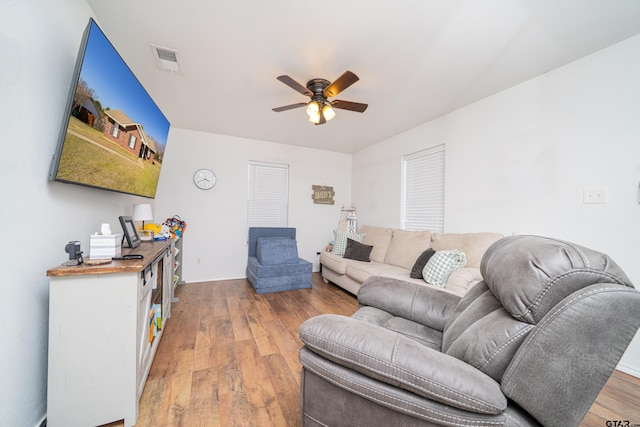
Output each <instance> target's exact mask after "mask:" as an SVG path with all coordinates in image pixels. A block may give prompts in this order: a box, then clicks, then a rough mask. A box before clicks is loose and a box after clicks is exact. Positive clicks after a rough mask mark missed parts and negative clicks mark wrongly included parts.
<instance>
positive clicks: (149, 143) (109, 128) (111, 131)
mask: <svg viewBox="0 0 640 427" xmlns="http://www.w3.org/2000/svg"><path fill="white" fill-rule="evenodd" d="M104 113H105V114H106V119H107V123H106V126H105V127H104V135H105V136H106V137H107V138H109V139H110V140H111V141H113V142H115V143H117V144H118V145H120V146H121V147H122V148H124V149H126V150H129V151H130V152H132V153H133V154H135V155H136V156H138V158H140V159H144V160H148V161H150V162H153V160H154V155H155V154H156V153H157V152H158V150H157V149H156V145H155V143H154V142H153V140H152V139H151V138H149V136H148V135H147V134H146V133H145V132H144V129H143V128H142V125H141V124H139V123H135V122H134V121H133V120H131V119H130V118H129V117H127V115H126V114H125V113H123V112H122V111H120V110H106V111H105V112H104Z"/></svg>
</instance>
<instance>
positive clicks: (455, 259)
mask: <svg viewBox="0 0 640 427" xmlns="http://www.w3.org/2000/svg"><path fill="white" fill-rule="evenodd" d="M466 263H467V259H466V257H465V255H464V253H463V252H460V251H458V250H452V251H437V252H436V253H435V254H433V256H432V257H431V258H430V259H429V261H428V262H427V265H425V266H424V270H422V278H423V279H424V280H425V282H427V283H430V284H432V285H436V286H442V287H444V286H446V285H447V280H448V279H449V275H450V274H451V273H453V272H454V271H455V270H457V269H459V268H462V267H464V266H465V264H466Z"/></svg>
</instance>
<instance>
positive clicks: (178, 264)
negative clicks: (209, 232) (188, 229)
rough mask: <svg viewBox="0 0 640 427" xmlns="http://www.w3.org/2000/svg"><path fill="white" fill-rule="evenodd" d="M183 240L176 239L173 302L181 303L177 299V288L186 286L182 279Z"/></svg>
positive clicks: (180, 238)
mask: <svg viewBox="0 0 640 427" xmlns="http://www.w3.org/2000/svg"><path fill="white" fill-rule="evenodd" d="M182 239H183V238H182V237H178V238H176V239H175V245H174V248H173V290H172V301H173V302H178V301H180V298H178V297H176V287H177V286H178V285H183V284H184V280H183V279H182Z"/></svg>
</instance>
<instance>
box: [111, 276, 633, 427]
mask: <svg viewBox="0 0 640 427" xmlns="http://www.w3.org/2000/svg"><path fill="white" fill-rule="evenodd" d="M176 296H177V297H179V298H180V301H179V302H177V303H175V304H173V305H172V308H171V310H172V316H171V319H169V321H168V322H167V326H166V328H165V331H164V336H163V338H162V341H161V342H160V345H159V347H158V352H157V354H156V357H155V360H154V362H153V365H152V367H151V370H150V372H149V377H148V379H147V383H146V386H145V389H144V392H143V393H142V397H141V399H140V411H139V412H140V413H139V416H138V422H137V424H136V426H137V427H146V426H153V427H191V426H201V427H218V426H220V427H228V426H238V427H240V426H254V427H269V426H274V427H280V426H292V427H295V426H300V374H301V366H300V362H299V361H298V350H299V349H300V347H301V346H302V342H301V341H300V339H299V338H298V329H299V327H300V324H301V323H302V322H303V321H304V320H306V319H308V318H310V317H313V316H316V315H319V314H322V313H335V314H343V315H351V314H352V313H353V312H354V311H355V310H356V309H357V307H358V303H357V300H356V299H355V297H354V296H353V295H351V294H350V293H348V292H346V291H344V290H342V289H340V288H339V287H337V286H334V285H331V284H325V283H324V282H323V281H322V278H321V277H320V275H319V274H318V273H314V274H313V289H301V290H296V291H287V292H277V293H271V294H263V295H258V294H256V293H255V292H254V291H253V289H252V288H251V286H250V285H249V283H248V282H247V281H246V280H227V281H217V282H203V283H190V284H186V285H183V286H179V287H178V289H177V292H176ZM608 420H628V421H629V423H628V424H627V425H633V424H638V425H640V379H639V378H635V377H633V376H631V375H627V374H625V373H622V372H620V371H615V372H614V375H613V376H612V377H611V378H610V380H609V381H608V382H607V384H606V385H605V387H604V389H603V390H602V392H601V393H600V395H599V396H598V399H597V400H596V402H595V403H594V404H593V406H592V407H591V409H590V411H589V413H588V414H587V416H586V417H585V419H584V420H583V422H582V424H581V427H607V421H608ZM123 425H124V423H123V422H122V421H119V422H115V423H111V424H108V425H107V426H105V427H122V426H123ZM611 425H614V424H611ZM617 425H624V424H617Z"/></svg>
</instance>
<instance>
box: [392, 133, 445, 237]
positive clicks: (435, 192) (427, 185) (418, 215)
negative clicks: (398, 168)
mask: <svg viewBox="0 0 640 427" xmlns="http://www.w3.org/2000/svg"><path fill="white" fill-rule="evenodd" d="M444 153H445V149H444V145H439V146H437V147H434V148H431V149H428V150H423V151H419V152H417V153H413V154H410V155H407V156H404V157H403V172H404V176H403V187H404V191H403V197H404V200H403V209H402V213H403V214H402V227H403V228H404V229H405V230H431V231H437V232H443V231H444Z"/></svg>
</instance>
